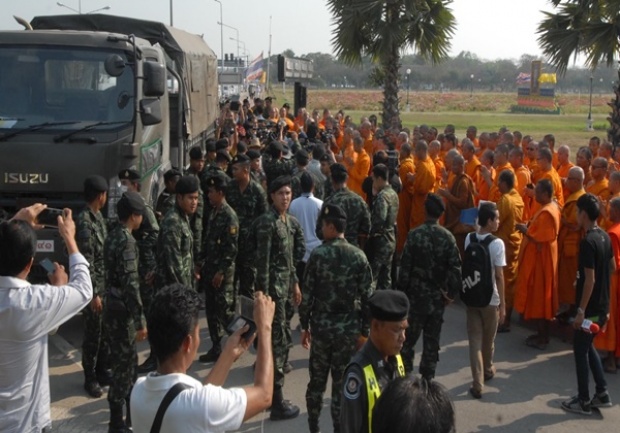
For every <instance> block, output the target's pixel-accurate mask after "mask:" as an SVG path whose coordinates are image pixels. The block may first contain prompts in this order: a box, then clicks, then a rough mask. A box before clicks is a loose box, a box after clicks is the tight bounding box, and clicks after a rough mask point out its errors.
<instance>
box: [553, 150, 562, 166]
mask: <svg viewBox="0 0 620 433" xmlns="http://www.w3.org/2000/svg"><path fill="white" fill-rule="evenodd" d="M551 165H552V166H554V167H557V166H558V165H560V161H559V160H558V153H557V152H556V151H555V150H553V151H552V155H551Z"/></svg>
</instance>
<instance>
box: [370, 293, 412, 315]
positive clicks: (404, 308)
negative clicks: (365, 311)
mask: <svg viewBox="0 0 620 433" xmlns="http://www.w3.org/2000/svg"><path fill="white" fill-rule="evenodd" d="M368 308H369V309H370V316H371V317H372V318H373V319H376V320H384V321H386V322H400V321H402V320H405V319H406V318H407V316H408V314H409V299H407V295H405V294H404V293H403V292H400V291H398V290H377V291H375V292H374V293H373V294H372V296H371V297H370V298H369V299H368Z"/></svg>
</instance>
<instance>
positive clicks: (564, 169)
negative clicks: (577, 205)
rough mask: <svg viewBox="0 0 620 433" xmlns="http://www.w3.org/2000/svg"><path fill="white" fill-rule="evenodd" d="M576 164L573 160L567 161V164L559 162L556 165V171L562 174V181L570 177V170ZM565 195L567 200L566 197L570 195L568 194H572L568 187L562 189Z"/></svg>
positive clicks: (559, 174)
mask: <svg viewBox="0 0 620 433" xmlns="http://www.w3.org/2000/svg"><path fill="white" fill-rule="evenodd" d="M574 166H575V164H573V163H572V162H570V161H569V162H567V163H566V164H558V165H554V167H556V169H555V171H557V172H558V176H560V179H562V181H563V182H564V181H565V180H566V178H567V177H568V172H569V171H570V169H571V168H573V167H574ZM562 193H563V195H564V201H566V198H567V197H568V195H569V194H570V191H569V190H568V189H566V188H564V190H563V191H562Z"/></svg>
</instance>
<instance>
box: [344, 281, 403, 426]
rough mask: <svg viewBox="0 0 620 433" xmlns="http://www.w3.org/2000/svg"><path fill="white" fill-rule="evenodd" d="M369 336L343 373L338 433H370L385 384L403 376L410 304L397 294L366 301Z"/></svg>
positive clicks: (387, 292)
mask: <svg viewBox="0 0 620 433" xmlns="http://www.w3.org/2000/svg"><path fill="white" fill-rule="evenodd" d="M368 309H369V311H370V317H371V320H370V336H369V338H368V341H366V343H365V344H364V346H363V347H362V348H361V350H360V351H359V352H357V353H356V354H355V355H354V356H353V358H352V359H351V362H350V363H349V365H348V366H347V368H346V370H345V372H344V376H343V377H344V379H343V384H342V395H343V397H342V402H341V404H340V432H341V433H370V426H371V425H372V410H373V408H374V405H375V402H376V401H377V399H378V398H379V396H380V395H381V391H382V390H383V389H384V388H385V387H386V386H387V384H388V383H389V382H390V381H391V380H393V379H395V378H397V377H403V376H405V367H404V366H403V360H402V357H401V355H400V350H401V348H402V347H403V342H404V341H405V329H407V315H408V314H409V300H408V299H407V296H406V295H405V294H404V293H402V292H399V291H396V290H389V289H388V290H381V291H377V292H375V293H374V294H373V295H372V296H371V297H370V298H369V299H368Z"/></svg>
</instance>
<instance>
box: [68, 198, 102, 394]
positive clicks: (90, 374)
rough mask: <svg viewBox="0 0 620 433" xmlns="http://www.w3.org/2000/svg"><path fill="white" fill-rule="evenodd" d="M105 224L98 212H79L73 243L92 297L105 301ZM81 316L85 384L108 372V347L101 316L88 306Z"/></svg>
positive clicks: (87, 210)
mask: <svg viewBox="0 0 620 433" xmlns="http://www.w3.org/2000/svg"><path fill="white" fill-rule="evenodd" d="M107 232H108V230H107V227H106V221H105V219H104V218H103V215H101V212H97V213H94V212H93V211H92V210H91V209H90V208H89V207H86V208H84V209H83V210H82V212H80V214H79V215H78V217H77V221H76V241H77V244H78V248H79V249H80V252H81V253H82V254H83V255H84V257H85V258H86V260H88V264H89V267H90V279H91V281H92V284H93V297H95V296H99V297H100V298H101V300H102V301H103V299H104V294H105V265H104V258H103V246H104V243H105V239H106V236H107ZM82 315H83V316H84V340H83V343H82V367H83V368H84V376H85V378H86V381H87V382H89V381H96V380H97V379H96V376H97V373H99V374H101V373H102V372H103V371H104V370H105V369H107V368H108V365H107V364H108V344H107V338H106V336H105V330H104V326H105V325H104V323H103V321H102V319H103V315H102V314H96V313H94V312H93V311H92V310H91V309H90V305H88V306H86V308H84V310H82Z"/></svg>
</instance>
